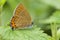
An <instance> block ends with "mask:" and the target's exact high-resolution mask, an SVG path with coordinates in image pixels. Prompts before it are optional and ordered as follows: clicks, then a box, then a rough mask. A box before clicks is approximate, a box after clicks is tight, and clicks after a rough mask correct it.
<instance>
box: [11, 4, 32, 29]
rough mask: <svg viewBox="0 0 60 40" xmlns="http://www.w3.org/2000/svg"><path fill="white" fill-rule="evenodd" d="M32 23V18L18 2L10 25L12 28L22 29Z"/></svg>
mask: <svg viewBox="0 0 60 40" xmlns="http://www.w3.org/2000/svg"><path fill="white" fill-rule="evenodd" d="M31 25H32V19H31V16H30V15H29V13H28V12H27V10H26V9H25V8H24V6H23V4H19V5H18V6H17V8H16V9H15V11H14V15H13V17H12V19H11V22H10V26H11V27H12V29H16V28H19V29H24V28H29V27H30V26H31Z"/></svg>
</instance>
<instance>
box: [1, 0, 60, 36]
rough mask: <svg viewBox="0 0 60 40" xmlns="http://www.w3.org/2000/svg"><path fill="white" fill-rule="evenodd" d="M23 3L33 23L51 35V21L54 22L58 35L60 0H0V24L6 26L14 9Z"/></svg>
mask: <svg viewBox="0 0 60 40" xmlns="http://www.w3.org/2000/svg"><path fill="white" fill-rule="evenodd" d="M19 3H23V5H24V7H25V8H26V9H27V11H28V12H29V14H30V15H31V17H32V20H33V23H34V25H36V26H37V27H38V28H41V29H43V31H44V32H45V33H47V34H49V35H51V25H50V24H51V23H56V27H57V31H58V35H60V33H59V32H60V31H59V28H60V0H0V25H1V26H7V24H9V23H10V20H11V17H12V16H13V12H14V9H15V8H16V6H17V5H18V4H19Z"/></svg>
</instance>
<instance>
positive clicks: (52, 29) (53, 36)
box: [51, 23, 59, 40]
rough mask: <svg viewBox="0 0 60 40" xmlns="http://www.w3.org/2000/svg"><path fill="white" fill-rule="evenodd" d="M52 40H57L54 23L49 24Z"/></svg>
mask: <svg viewBox="0 0 60 40" xmlns="http://www.w3.org/2000/svg"><path fill="white" fill-rule="evenodd" d="M51 31H52V38H53V39H54V40H59V39H58V37H57V26H56V23H51Z"/></svg>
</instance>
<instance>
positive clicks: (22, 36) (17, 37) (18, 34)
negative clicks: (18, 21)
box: [0, 26, 51, 40]
mask: <svg viewBox="0 0 60 40" xmlns="http://www.w3.org/2000/svg"><path fill="white" fill-rule="evenodd" d="M0 35H1V36H2V38H3V39H4V40H50V39H51V37H50V36H48V35H47V34H45V33H43V31H42V30H40V28H37V27H36V26H35V27H33V28H32V29H26V30H25V29H24V30H12V29H11V27H10V26H1V27H0Z"/></svg>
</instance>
